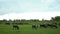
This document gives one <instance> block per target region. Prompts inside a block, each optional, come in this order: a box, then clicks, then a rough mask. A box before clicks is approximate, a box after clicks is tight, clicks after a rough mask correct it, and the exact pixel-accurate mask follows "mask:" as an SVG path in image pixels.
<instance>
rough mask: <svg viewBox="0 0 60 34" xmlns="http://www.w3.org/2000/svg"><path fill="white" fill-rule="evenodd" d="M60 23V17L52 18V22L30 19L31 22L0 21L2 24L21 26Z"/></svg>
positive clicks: (18, 20)
mask: <svg viewBox="0 0 60 34" xmlns="http://www.w3.org/2000/svg"><path fill="white" fill-rule="evenodd" d="M45 22H46V23H60V16H55V17H51V19H50V20H44V19H42V20H39V19H30V20H26V19H21V20H20V19H16V20H6V19H4V20H0V24H7V25H10V24H14V23H16V24H20V25H25V24H27V25H28V24H40V23H45Z"/></svg>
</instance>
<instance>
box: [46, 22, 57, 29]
mask: <svg viewBox="0 0 60 34" xmlns="http://www.w3.org/2000/svg"><path fill="white" fill-rule="evenodd" d="M47 26H48V27H51V28H58V27H57V24H54V23H52V24H47Z"/></svg>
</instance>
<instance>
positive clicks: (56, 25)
mask: <svg viewBox="0 0 60 34" xmlns="http://www.w3.org/2000/svg"><path fill="white" fill-rule="evenodd" d="M59 26H60V23H59V24H57V23H43V24H40V25H36V24H32V29H37V28H38V27H40V28H48V27H50V28H58V27H59ZM13 29H17V30H19V26H18V25H17V24H13Z"/></svg>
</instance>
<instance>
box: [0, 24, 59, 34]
mask: <svg viewBox="0 0 60 34" xmlns="http://www.w3.org/2000/svg"><path fill="white" fill-rule="evenodd" d="M19 28H20V29H19V30H13V27H12V25H2V24H0V34H60V27H58V28H39V27H38V28H37V29H32V27H31V25H19Z"/></svg>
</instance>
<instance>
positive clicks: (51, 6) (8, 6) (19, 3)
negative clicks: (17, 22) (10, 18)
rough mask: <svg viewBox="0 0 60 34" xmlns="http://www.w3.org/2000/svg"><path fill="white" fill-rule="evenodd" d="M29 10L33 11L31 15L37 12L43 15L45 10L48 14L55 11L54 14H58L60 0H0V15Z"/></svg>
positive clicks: (28, 11)
mask: <svg viewBox="0 0 60 34" xmlns="http://www.w3.org/2000/svg"><path fill="white" fill-rule="evenodd" d="M31 12H33V15H34V14H38V13H42V14H44V15H45V14H46V13H47V12H48V13H49V14H55V12H57V13H56V14H58V13H60V0H0V16H1V17H3V15H6V14H9V15H10V14H13V13H14V14H18V13H19V14H21V13H22V14H24V15H25V14H28V13H30V14H31ZM43 12H45V13H43ZM44 15H43V16H44ZM58 15H59V14H58ZM58 15H57V16H58ZM35 16H36V17H37V15H35ZM53 16H54V15H53ZM31 17H32V16H31ZM50 17H51V16H50ZM38 18H39V17H38ZM47 18H48V17H47Z"/></svg>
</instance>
